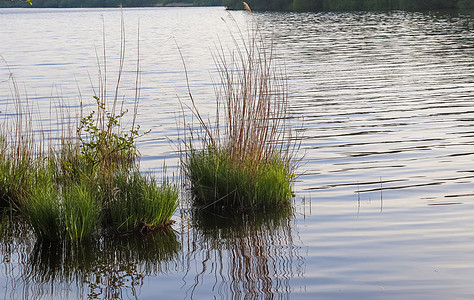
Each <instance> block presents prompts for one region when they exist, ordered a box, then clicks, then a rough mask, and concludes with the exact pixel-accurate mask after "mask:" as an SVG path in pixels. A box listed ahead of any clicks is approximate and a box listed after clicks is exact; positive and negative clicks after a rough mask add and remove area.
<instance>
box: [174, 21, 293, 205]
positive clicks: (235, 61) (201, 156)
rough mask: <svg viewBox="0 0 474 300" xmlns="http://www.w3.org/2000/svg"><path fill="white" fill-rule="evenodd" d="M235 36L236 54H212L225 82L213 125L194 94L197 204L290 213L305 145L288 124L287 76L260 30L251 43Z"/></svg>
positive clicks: (189, 141)
mask: <svg viewBox="0 0 474 300" xmlns="http://www.w3.org/2000/svg"><path fill="white" fill-rule="evenodd" d="M234 22H235V21H234ZM236 27H237V26H236ZM229 32H230V35H231V38H232V41H233V46H234V47H235V50H228V51H227V50H226V49H225V48H224V46H223V45H222V44H219V45H218V46H217V51H216V53H215V54H214V61H215V65H216V67H217V71H218V73H219V75H220V84H219V87H220V89H219V90H218V91H217V92H216V110H217V112H216V120H215V123H214V124H211V123H210V122H205V121H204V119H203V118H202V117H201V115H200V113H199V110H198V108H197V106H196V103H195V101H194V99H193V96H192V94H191V93H189V95H190V98H191V103H192V106H191V110H192V112H193V115H194V116H195V119H197V120H198V122H199V124H200V128H201V130H200V131H199V132H196V131H193V130H192V129H191V128H190V127H188V128H189V129H187V131H188V134H187V136H185V138H184V147H185V153H186V154H185V156H184V157H183V158H182V164H183V166H184V175H185V177H186V178H187V179H188V181H189V185H190V189H191V191H192V192H193V194H194V198H193V203H194V205H195V206H196V207H199V208H203V209H212V210H221V211H222V210H235V209H238V210H249V209H257V208H262V207H264V208H273V207H278V206H282V205H283V206H284V205H289V203H290V201H289V200H290V198H291V195H292V182H293V178H294V169H295V165H296V164H295V160H294V154H295V153H296V151H297V150H298V148H299V145H298V143H296V142H294V141H293V140H292V130H291V128H290V127H289V124H288V123H289V118H288V86H287V80H286V76H285V72H284V69H283V68H281V67H279V66H278V65H277V61H276V59H275V56H274V45H273V43H272V41H270V42H267V40H266V39H265V37H264V36H263V34H262V32H261V31H260V30H259V28H258V24H256V23H255V24H254V27H253V28H251V29H250V30H249V32H248V35H247V36H245V35H244V34H243V33H242V32H241V31H240V29H239V28H238V27H237V30H236V32H237V34H236V35H234V34H233V31H232V29H231V28H230V27H229ZM188 86H189V85H188ZM221 119H222V120H223V124H221ZM185 126H186V125H185ZM195 137H197V140H198V142H196V139H195ZM195 144H199V145H200V146H201V147H202V148H198V147H196V146H195Z"/></svg>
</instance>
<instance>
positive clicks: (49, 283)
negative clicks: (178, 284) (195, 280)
mask: <svg viewBox="0 0 474 300" xmlns="http://www.w3.org/2000/svg"><path fill="white" fill-rule="evenodd" d="M14 223H17V224H21V222H14ZM17 226H19V225H15V226H11V227H13V229H14V228H15V227H17ZM23 232H25V230H24V228H23ZM16 234H18V232H16V233H13V234H3V235H2V241H1V242H2V243H1V245H2V247H1V252H2V253H1V256H2V257H3V269H4V270H5V273H6V278H7V279H8V280H7V281H8V282H7V284H6V285H5V286H6V287H5V295H4V296H5V298H7V299H18V298H23V299H51V298H63V297H66V298H68V299H70V298H81V299H82V298H84V297H85V296H86V295H87V298H88V299H123V298H138V297H137V291H138V289H139V288H140V287H141V286H142V284H143V279H144V278H145V276H149V275H157V274H161V273H167V272H169V270H170V267H172V265H173V264H175V263H176V261H177V258H178V252H179V250H180V244H179V243H178V241H177V238H176V233H175V232H174V231H173V230H172V229H166V230H162V231H158V232H153V233H150V234H148V235H146V236H122V237H119V236H111V235H103V236H101V237H100V238H99V239H98V240H96V241H92V242H90V243H86V244H81V245H77V244H73V243H69V242H67V243H41V242H37V243H36V244H34V245H33V242H32V239H31V238H30V237H31V235H30V237H27V236H25V235H24V234H23V235H20V237H21V236H23V237H24V238H23V239H22V240H19V239H18V238H17V239H16V240H15V239H13V238H12V236H14V235H16ZM12 256H13V257H14V258H13V259H7V258H8V257H12ZM20 291H21V292H20ZM71 291H75V292H76V293H77V295H70V293H71V294H73V292H71ZM18 293H21V295H18Z"/></svg>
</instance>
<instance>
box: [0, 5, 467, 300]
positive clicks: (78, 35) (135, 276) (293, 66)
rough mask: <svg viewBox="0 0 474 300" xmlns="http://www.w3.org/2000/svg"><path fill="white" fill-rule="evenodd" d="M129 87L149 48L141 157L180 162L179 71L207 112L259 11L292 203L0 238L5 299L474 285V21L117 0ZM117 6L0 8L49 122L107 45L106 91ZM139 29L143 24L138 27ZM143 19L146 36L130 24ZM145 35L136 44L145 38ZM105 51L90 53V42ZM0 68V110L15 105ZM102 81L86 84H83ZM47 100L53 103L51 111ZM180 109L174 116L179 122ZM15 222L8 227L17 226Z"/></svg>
mask: <svg viewBox="0 0 474 300" xmlns="http://www.w3.org/2000/svg"><path fill="white" fill-rule="evenodd" d="M123 14H124V19H125V28H126V35H127V55H126V56H127V61H126V64H125V74H124V79H123V81H122V85H121V86H122V90H121V95H122V94H123V95H124V97H125V99H126V102H128V101H129V100H128V99H132V98H133V95H134V82H135V74H134V72H133V71H134V69H135V65H136V57H137V48H139V49H140V64H141V70H142V73H141V84H140V86H141V90H140V91H141V106H140V111H139V123H140V124H141V125H142V127H143V128H145V129H151V130H152V132H151V133H150V134H148V135H147V136H145V137H144V138H143V139H142V140H141V141H140V142H139V150H140V152H141V153H142V155H143V158H142V168H143V169H144V170H150V171H151V172H157V173H160V172H161V171H160V170H161V168H162V165H163V163H164V161H165V160H166V165H167V167H168V172H170V173H178V172H179V171H178V163H177V161H178V154H177V152H176V151H177V146H176V144H173V143H176V142H177V140H178V136H179V131H178V130H177V129H176V128H177V122H178V123H179V116H180V115H181V106H180V103H179V99H181V101H183V102H184V103H186V101H188V99H187V96H186V93H187V90H186V81H185V76H184V72H183V64H182V61H181V58H180V55H179V51H178V47H179V49H181V51H182V54H183V57H184V59H185V61H186V67H187V69H188V74H189V79H190V87H191V91H192V92H193V94H194V97H195V99H196V101H197V102H198V103H199V104H198V105H199V107H200V108H202V111H203V112H204V114H209V115H211V116H212V112H213V111H214V108H213V107H214V99H215V96H214V88H213V85H212V82H213V81H212V78H214V79H216V78H217V77H216V76H215V66H214V64H213V60H212V50H213V49H215V45H216V43H219V40H220V42H221V43H222V44H223V45H224V47H227V45H229V46H231V40H230V34H229V29H228V27H227V25H226V24H228V25H229V24H230V25H229V26H231V27H232V22H233V21H232V18H234V19H235V22H236V23H237V24H239V26H240V27H241V28H243V29H245V27H246V26H247V25H248V23H249V22H250V21H251V18H255V19H256V20H257V21H258V22H259V24H260V25H261V28H262V30H263V32H264V34H265V35H267V36H269V37H270V36H273V38H274V41H275V44H276V48H277V50H278V56H279V58H281V59H282V61H283V62H284V64H285V67H286V70H287V74H288V80H289V89H290V105H291V110H290V114H291V117H293V118H294V120H295V122H294V124H295V126H297V127H298V128H299V131H300V133H301V135H300V136H301V140H302V145H301V154H302V155H303V154H304V157H303V159H302V161H301V166H300V169H299V170H300V171H301V173H302V175H301V176H300V177H299V178H298V181H297V182H296V184H295V189H296V197H295V200H294V210H295V215H291V214H289V213H288V212H281V213H279V214H276V215H275V214H259V215H247V216H243V217H235V216H234V217H227V218H216V217H212V218H209V216H195V215H190V214H189V213H188V212H187V211H186V210H184V209H183V210H182V211H180V212H178V213H177V214H176V216H175V218H174V219H175V220H176V221H177V222H176V223H175V225H174V228H173V230H172V231H167V232H164V233H158V234H157V235H151V236H148V237H147V238H146V239H136V240H135V239H130V238H129V239H123V240H122V239H112V240H108V239H103V240H99V241H95V242H94V243H93V244H91V245H86V246H84V247H80V248H74V247H73V248H71V246H68V245H55V246H51V245H41V244H38V243H35V241H34V240H32V239H31V238H30V237H29V236H28V235H27V234H23V235H22V234H17V235H15V236H14V237H8V236H5V237H4V238H3V242H2V244H1V247H0V258H1V261H2V263H1V267H0V269H1V275H0V276H1V277H0V287H1V293H0V295H1V296H0V297H2V298H5V299H39V298H43V299H50V298H53V299H60V298H65V297H66V298H68V299H75V298H78V299H82V298H100V299H104V298H124V299H128V298H132V299H134V298H138V299H186V298H189V299H191V298H194V299H213V298H214V299H229V298H235V299H240V298H242V299H243V298H265V299H272V298H274V299H280V298H281V299H287V298H291V299H325V298H327V299H334V298H341V299H347V298H351V299H354V298H359V299H374V298H377V299H380V298H382V299H391V298H392V299H407V298H409V299H448V298H472V297H473V296H474V288H473V286H474V76H473V75H474V21H473V19H472V18H471V17H469V15H462V14H460V15H458V14H455V15H452V14H451V15H443V14H422V13H405V12H392V13H324V14H291V13H288V14H278V13H275V14H257V15H254V16H253V17H252V16H250V15H247V14H244V13H242V12H233V13H232V16H233V17H231V16H230V15H229V14H228V13H227V12H226V11H225V10H224V9H223V8H157V9H126V10H124V11H123ZM120 15H121V12H120V10H118V9H44V10H36V9H27V10H26V9H3V10H0V27H1V28H2V30H1V32H0V55H2V56H3V58H4V59H5V60H6V62H7V63H8V65H9V68H10V70H11V72H13V73H14V75H15V77H16V79H17V81H18V82H19V83H20V90H21V91H22V94H23V97H24V98H26V97H28V98H29V100H30V103H34V105H33V106H34V110H35V111H36V110H38V111H39V112H40V113H41V114H40V115H41V118H42V122H41V123H42V126H43V127H44V128H46V129H49V128H51V131H52V132H54V130H56V129H55V128H57V127H56V122H57V121H56V120H55V118H53V117H49V116H51V115H52V114H51V113H50V109H51V108H50V107H52V106H53V107H54V106H55V105H57V104H58V103H64V104H65V105H67V106H68V107H70V109H71V111H73V112H74V111H75V109H77V107H78V99H79V91H78V90H80V94H81V95H82V99H83V100H84V101H85V102H87V101H89V100H90V99H91V97H92V95H93V91H92V90H93V88H92V87H91V85H92V86H94V85H96V84H97V83H96V82H97V80H96V78H97V60H96V56H97V55H99V56H101V55H102V51H103V49H102V45H103V34H102V32H103V28H105V33H106V34H105V36H106V45H107V54H106V55H107V65H108V67H107V68H108V69H107V72H108V74H109V75H108V79H107V80H108V82H109V84H110V88H109V89H110V90H112V88H113V82H114V80H115V79H114V76H115V75H116V69H117V55H118V51H119V50H118V49H119V39H120V30H119V29H120ZM137 28H139V30H137ZM138 31H139V38H138V37H137V32H138ZM138 39H139V40H140V45H139V47H138V43H137V40H138ZM96 53H98V54H96ZM8 77H9V70H8V69H7V68H6V66H5V65H4V64H2V67H1V68H0V105H1V106H0V107H1V108H0V111H2V112H3V114H4V115H8V114H9V113H12V112H13V111H14V109H13V106H12V101H11V90H10V87H9V84H8V82H7V79H8ZM91 82H92V84H91ZM53 115H54V114H53ZM177 120H178V121H177ZM17 226H20V228H14V231H15V230H18V231H20V232H21V225H17Z"/></svg>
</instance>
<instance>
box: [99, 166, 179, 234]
mask: <svg viewBox="0 0 474 300" xmlns="http://www.w3.org/2000/svg"><path fill="white" fill-rule="evenodd" d="M108 201H109V211H108V216H109V219H110V220H109V221H110V223H111V224H112V227H113V228H115V229H116V230H117V231H119V232H124V231H125V232H129V231H136V230H138V231H140V232H148V231H149V230H153V229H156V228H157V227H164V226H166V225H168V224H169V223H170V219H171V217H172V216H173V213H174V211H175V210H176V208H177V207H178V188H177V186H175V185H173V184H171V183H170V182H168V181H167V180H164V181H163V182H162V183H161V185H158V184H157V182H156V180H155V179H154V178H153V177H151V176H146V175H143V174H140V173H139V172H138V171H133V172H131V173H127V172H117V173H116V174H115V176H114V189H113V195H111V196H110V199H109V200H108Z"/></svg>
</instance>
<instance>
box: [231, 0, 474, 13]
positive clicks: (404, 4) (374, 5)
mask: <svg viewBox="0 0 474 300" xmlns="http://www.w3.org/2000/svg"><path fill="white" fill-rule="evenodd" d="M246 2H247V3H248V5H249V6H250V7H251V8H252V10H260V11H265V10H268V11H288V10H289V11H297V12H303V11H367V10H368V11H385V10H413V11H425V10H433V9H472V8H474V1H473V0H457V1H456V0H423V1H413V0H248V1H246ZM223 3H224V5H225V6H226V7H227V8H229V9H243V5H242V1H241V0H223Z"/></svg>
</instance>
